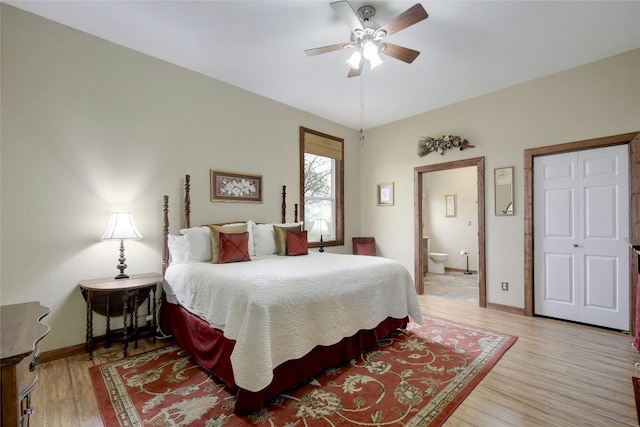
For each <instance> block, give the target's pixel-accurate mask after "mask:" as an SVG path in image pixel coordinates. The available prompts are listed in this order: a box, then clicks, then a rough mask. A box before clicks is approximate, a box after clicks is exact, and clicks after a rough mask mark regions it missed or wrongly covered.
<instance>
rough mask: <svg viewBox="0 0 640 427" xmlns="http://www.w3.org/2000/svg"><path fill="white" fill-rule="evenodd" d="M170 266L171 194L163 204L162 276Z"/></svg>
mask: <svg viewBox="0 0 640 427" xmlns="http://www.w3.org/2000/svg"><path fill="white" fill-rule="evenodd" d="M168 266H169V196H164V203H163V204H162V277H164V273H165V272H166V271H167V267H168Z"/></svg>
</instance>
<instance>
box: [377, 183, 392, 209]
mask: <svg viewBox="0 0 640 427" xmlns="http://www.w3.org/2000/svg"><path fill="white" fill-rule="evenodd" d="M376 193H377V200H378V206H393V202H394V201H393V182H384V183H382V184H378V185H377V192H376Z"/></svg>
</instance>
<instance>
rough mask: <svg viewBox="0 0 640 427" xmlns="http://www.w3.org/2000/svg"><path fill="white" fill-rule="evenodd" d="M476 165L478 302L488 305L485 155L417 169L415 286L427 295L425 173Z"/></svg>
mask: <svg viewBox="0 0 640 427" xmlns="http://www.w3.org/2000/svg"><path fill="white" fill-rule="evenodd" d="M469 166H475V167H476V171H477V174H478V178H477V200H478V206H477V210H478V219H477V221H478V303H479V304H478V305H479V306H480V307H486V306H487V281H486V257H485V204H484V188H485V184H484V157H474V158H472V159H465V160H456V161H453V162H446V163H438V164H435V165H427V166H417V167H415V168H414V170H413V200H414V215H413V218H414V230H415V231H414V236H415V242H414V266H415V270H414V275H415V286H416V292H417V293H418V295H422V294H424V272H423V270H422V266H423V248H422V242H423V240H422V229H423V222H422V194H423V187H424V184H423V178H424V177H423V175H424V174H426V173H429V172H437V171H443V170H450V169H458V168H465V167H469Z"/></svg>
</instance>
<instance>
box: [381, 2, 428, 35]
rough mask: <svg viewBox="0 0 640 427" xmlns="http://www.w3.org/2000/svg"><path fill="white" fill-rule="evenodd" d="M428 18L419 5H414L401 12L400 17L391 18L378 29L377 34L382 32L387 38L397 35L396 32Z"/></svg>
mask: <svg viewBox="0 0 640 427" xmlns="http://www.w3.org/2000/svg"><path fill="white" fill-rule="evenodd" d="M427 17H429V14H428V13H427V11H426V10H424V7H422V5H421V4H420V3H416V4H414V5H413V6H411V7H410V8H409V9H407V10H405V11H404V12H402V13H401V14H400V15H398V16H396V17H395V18H393V19H392V20H391V21H389V22H387V23H386V24H384V25H383V26H382V27H380V28H379V29H378V31H377V32H381V31H384V32H386V33H387V36H389V35H391V34H393V33H397V32H398V31H400V30H402V29H405V28H407V27H410V26H412V25H413V24H416V23H418V22H420V21H423V20H425V19H427Z"/></svg>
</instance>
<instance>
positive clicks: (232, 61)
mask: <svg viewBox="0 0 640 427" xmlns="http://www.w3.org/2000/svg"><path fill="white" fill-rule="evenodd" d="M5 3H8V4H10V5H13V6H15V7H18V8H20V9H24V10H26V11H29V12H33V13H35V14H37V15H40V16H43V17H45V18H48V19H51V20H53V21H57V22H60V23H62V24H65V25H68V26H70V27H73V28H76V29H79V30H81V31H85V32H87V33H90V34H93V35H96V36H98V37H101V38H103V39H106V40H109V41H112V42H114V43H117V44H120V45H123V46H126V47H129V48H131V49H134V50H136V51H140V52H143V53H146V54H148V55H151V56H154V57H157V58H160V59H163V60H165V61H168V62H171V63H174V64H177V65H180V66H182V67H185V68H188V69H190V70H194V71H197V72H199V73H202V74H205V75H208V76H211V77H214V78H216V79H219V80H222V81H224V82H227V83H230V84H232V85H235V86H239V87H241V88H244V89H246V90H248V91H251V92H255V93H258V94H260V95H263V96H265V97H268V98H271V99H274V100H276V101H279V102H282V103H284V104H287V105H290V106H292V107H295V108H299V109H301V110H304V111H308V112H310V113H313V114H316V115H318V116H321V117H324V118H327V119H329V120H332V121H335V122H337V123H341V124H344V125H346V126H348V127H351V128H353V129H360V128H361V127H364V129H369V128H372V127H376V126H380V125H382V124H386V123H389V122H392V121H395V120H399V119H402V118H405V117H409V116H413V115H416V114H419V113H422V112H425V111H429V110H432V109H435V108H438V107H442V106H445V105H448V104H452V103H455V102H459V101H462V100H465V99H469V98H472V97H475V96H478V95H482V94H485V93H488V92H492V91H495V90H498V89H501V88H505V87H508V86H512V85H515V84H518V83H521V82H525V81H528V80H532V79H535V78H538V77H541V76H545V75H548V74H551V73H555V72H558V71H561V70H565V69H568V68H572V67H576V66H579V65H582V64H586V63H589V62H592V61H596V60H598V59H602V58H606V57H609V56H612V55H615V54H618V53H622V52H625V51H628V50H632V49H635V48H640V1H620V2H618V1H527V2H525V1H423V2H422V5H423V6H424V8H425V9H426V10H427V12H428V13H429V18H428V19H426V20H425V21H422V22H419V23H418V24H416V25H414V26H412V27H409V28H407V29H404V30H402V31H401V32H398V33H396V34H393V35H391V36H389V38H388V41H389V42H391V43H394V44H398V45H401V46H405V47H409V48H412V49H415V50H419V51H420V52H421V55H420V56H419V57H418V58H417V59H416V60H415V62H414V63H413V64H411V65H409V64H405V63H404V62H400V61H398V60H395V59H393V58H390V57H388V56H384V55H382V59H383V60H384V62H385V63H384V64H383V65H382V66H380V67H379V68H377V69H375V70H373V71H370V70H369V69H368V68H366V69H365V71H364V72H363V76H362V77H360V78H350V79H348V78H347V77H346V76H347V72H348V66H347V65H346V63H345V61H346V60H347V58H348V57H349V54H350V51H346V50H345V51H337V52H331V53H327V54H323V55H319V56H315V57H307V56H306V55H305V54H304V50H305V49H308V48H314V47H320V46H326V45H330V44H334V43H340V42H347V41H349V36H350V34H349V30H348V28H347V26H346V25H345V24H344V23H343V22H342V21H341V20H339V19H338V18H337V17H336V15H335V14H334V12H333V10H332V9H331V7H330V6H329V3H330V0H326V1H315V0H313V1H309V0H298V1H293V0H289V1H271V0H263V1H5ZM414 3H415V2H414V1H411V2H405V1H359V0H358V1H352V2H351V4H352V6H353V9H354V10H357V9H358V7H360V6H362V5H365V4H370V5H373V6H374V7H375V8H376V10H377V14H376V16H375V18H374V21H376V22H377V23H378V24H380V25H383V24H384V23H386V22H387V21H389V20H391V19H392V18H394V17H395V16H397V15H398V14H400V13H401V12H403V11H404V10H406V9H408V8H409V7H411V6H412V5H413V4H414ZM361 90H362V91H363V94H364V96H361ZM362 99H364V117H363V114H362V108H361V104H362V102H361V100H362Z"/></svg>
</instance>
